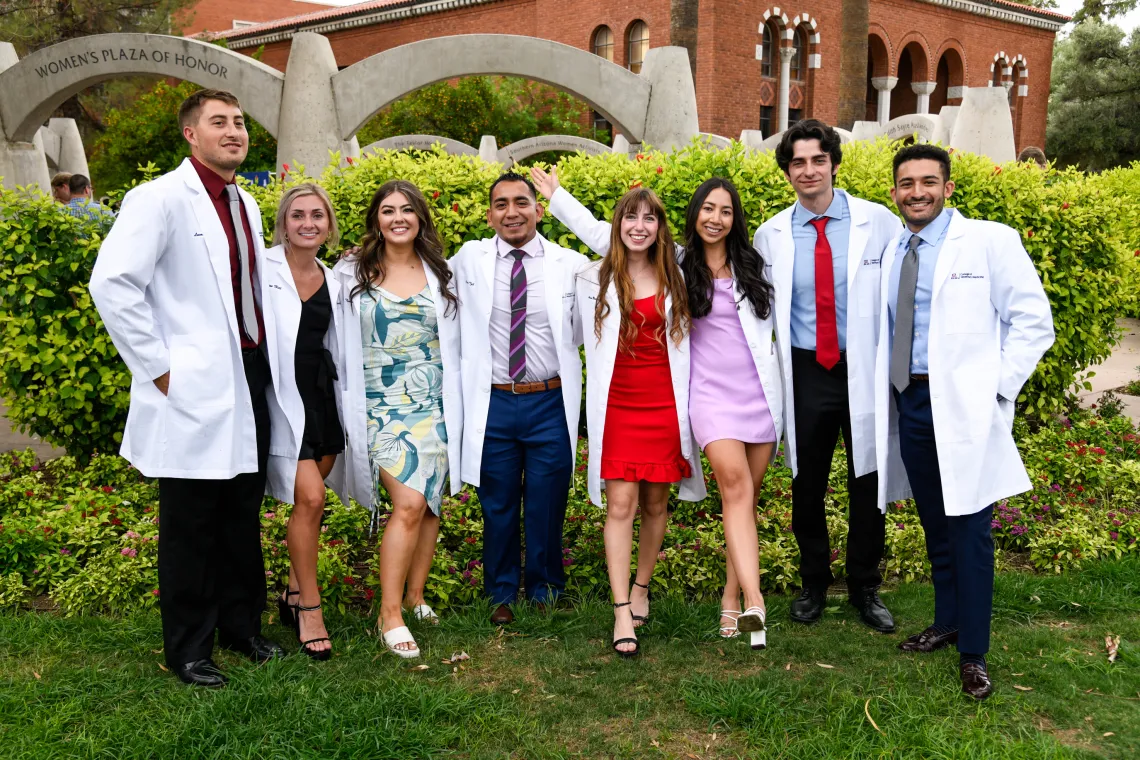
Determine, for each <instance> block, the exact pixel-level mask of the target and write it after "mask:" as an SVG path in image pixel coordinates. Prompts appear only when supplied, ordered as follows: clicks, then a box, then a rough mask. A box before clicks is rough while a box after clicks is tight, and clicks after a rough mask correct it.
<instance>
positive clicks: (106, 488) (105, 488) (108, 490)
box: [103, 486, 115, 493]
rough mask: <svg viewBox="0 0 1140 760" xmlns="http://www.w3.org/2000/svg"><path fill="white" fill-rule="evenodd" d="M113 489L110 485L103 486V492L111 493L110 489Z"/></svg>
mask: <svg viewBox="0 0 1140 760" xmlns="http://www.w3.org/2000/svg"><path fill="white" fill-rule="evenodd" d="M114 490H115V489H114V488H111V486H103V493H111V491H114Z"/></svg>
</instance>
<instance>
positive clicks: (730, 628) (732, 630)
mask: <svg viewBox="0 0 1140 760" xmlns="http://www.w3.org/2000/svg"><path fill="white" fill-rule="evenodd" d="M720 616H721V617H722V618H729V619H730V620H732V624H731V625H725V624H724V623H721V624H720V637H721V638H722V639H735V638H736V637H737V636H739V635H740V630H739V629H738V628H737V623H736V621H737V618H739V617H740V610H721V611H720Z"/></svg>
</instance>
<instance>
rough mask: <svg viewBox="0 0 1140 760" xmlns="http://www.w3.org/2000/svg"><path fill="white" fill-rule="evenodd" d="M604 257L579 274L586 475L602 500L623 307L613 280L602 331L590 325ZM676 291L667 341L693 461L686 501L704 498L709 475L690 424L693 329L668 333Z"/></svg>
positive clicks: (685, 448) (684, 450)
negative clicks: (604, 446) (676, 335)
mask: <svg viewBox="0 0 1140 760" xmlns="http://www.w3.org/2000/svg"><path fill="white" fill-rule="evenodd" d="M600 267H601V262H600V261H595V262H593V263H591V264H589V265H588V266H587V267H586V268H585V269H583V270H582V272H581V274H579V275H578V284H577V288H576V291H577V294H578V313H579V314H581V315H582V322H583V328H582V331H583V333H584V335H585V344H586V428H587V430H588V433H589V435H588V437H589V440H590V448H589V467H588V469H587V473H586V474H587V477H588V482H589V491H590V499H591V500H592V501H593V502H594V503H595V504H597V505H598V506H599V507H600V506H602V488H603V483H602V477H601V474H602V441H603V439H604V438H605V425H606V406H607V405H608V403H609V398H610V380H611V379H612V378H613V374H614V362H615V360H616V359H617V349H618V333H619V331H620V329H621V312H620V310H619V308H618V304H617V301H616V298H615V297H614V295H613V294H614V292H615V291H614V288H613V286H612V284H611V286H610V288H609V289H607V291H606V294H605V297H606V298H607V300H608V301H609V305H610V311H609V313H608V314H607V315H606V317H605V319H603V320H602V335H601V339H600V340H599V339H598V338H597V336H595V334H594V330H593V329H592V325H593V314H594V310H595V308H596V307H597V303H598V298H599V295H598V270H599V268H600ZM672 305H673V299H672V297H671V296H670V297H666V299H665V342H666V348H667V351H668V355H669V374H670V375H671V377H672V382H673V398H674V400H675V402H676V411H677V425H678V427H679V428H680V433H681V454H682V456H684V457H685V459H686V460H688V462H689V467H690V468H692V474H691V475H690V476H689V477H687V478H685V479H684V480H682V481H681V488H680V497H681V498H682V499H684V500H686V501H700V500H701V499H703V498H705V496H706V493H707V492H706V491H705V477H704V472H703V471H702V470H701V457H700V450H699V449H698V448H697V445H696V441H694V440H693V434H692V431H691V429H690V425H689V335H688V333H686V334H685V337H684V338H683V339H682V340H681V344H680V345H677V344H676V343H675V342H674V341H673V339H672V338H671V337H670V336H669V329H670V327H671V326H672V320H671V312H670V309H671V308H672Z"/></svg>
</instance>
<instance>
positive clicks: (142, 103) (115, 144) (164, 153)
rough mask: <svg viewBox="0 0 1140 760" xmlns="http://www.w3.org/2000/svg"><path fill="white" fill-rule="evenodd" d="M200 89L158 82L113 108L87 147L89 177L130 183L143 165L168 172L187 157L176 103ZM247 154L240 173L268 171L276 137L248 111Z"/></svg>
mask: <svg viewBox="0 0 1140 760" xmlns="http://www.w3.org/2000/svg"><path fill="white" fill-rule="evenodd" d="M197 89H199V88H198V85H196V84H194V83H192V82H182V83H181V84H178V85H171V84H169V83H167V82H165V81H160V82H158V83H157V84H155V85H154V87H153V88H151V89H150V90H149V91H148V92H145V93H143V94H142V95H141V96H140V97H139V98H138V99H137V100H135V101H134V102H133V103H132V104H131V105H129V106H127V107H124V108H112V109H111V110H110V111H108V112H107V115H106V117H105V119H104V132H103V133H102V134H101V135H99V137H98V138H97V139H96V140H95V142H94V144H93V145H92V146H91V156H90V159H89V161H88V163H89V165H90V168H91V175H92V181H93V182H94V183H95V184H96V185H97V186H98V187H99V190H100V192H102V191H105V190H106V191H114V190H118V189H121V188H125V187H127V186H129V185H130V184H131V183H132V181H134V180H136V179H138V178H139V167H140V165H141V164H145V163H147V162H152V163H153V164H154V165H155V166H156V167H157V168H158V169H159V171H161V172H166V171H169V170H171V169H173V168H174V167H176V166H178V164H180V163H182V159H183V158H185V157H186V156H189V155H190V146H189V145H188V144H187V143H186V140H184V139H183V137H182V130H180V129H179V128H178V117H177V114H178V107H179V106H180V105H181V104H182V101H183V100H185V99H186V98H187V97H188V96H189V95H190V94H191V93H192V92H194V91H195V90H197ZM245 118H246V128H247V129H248V130H249V156H248V158H246V160H245V163H244V164H243V165H242V170H243V171H262V170H265V169H268V170H270V171H272V170H273V168H274V167H275V166H276V163H277V141H276V140H275V139H273V136H272V135H270V134H269V132H267V131H266V130H265V128H264V127H263V126H261V125H260V124H258V123H257V122H256V121H254V120H253V119H251V118H249V116H248V115H246V117H245Z"/></svg>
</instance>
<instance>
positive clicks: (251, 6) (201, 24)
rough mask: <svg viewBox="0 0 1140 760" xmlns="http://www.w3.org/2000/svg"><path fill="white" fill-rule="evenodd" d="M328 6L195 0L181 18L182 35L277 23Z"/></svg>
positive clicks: (287, 0)
mask: <svg viewBox="0 0 1140 760" xmlns="http://www.w3.org/2000/svg"><path fill="white" fill-rule="evenodd" d="M328 9H329V6H327V5H319V4H317V3H302V2H297V0H241V2H234V0H198V2H197V3H195V5H194V7H193V8H190V9H189V10H187V11H186V12H185V14H184V15H183V18H182V34H184V35H191V34H197V33H198V32H205V31H209V32H224V31H225V30H227V29H231V28H232V27H233V22H234V19H238V20H240V21H276V20H277V19H279V18H288V17H289V16H300V15H301V14H303V13H314V12H316V11H324V10H328Z"/></svg>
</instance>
